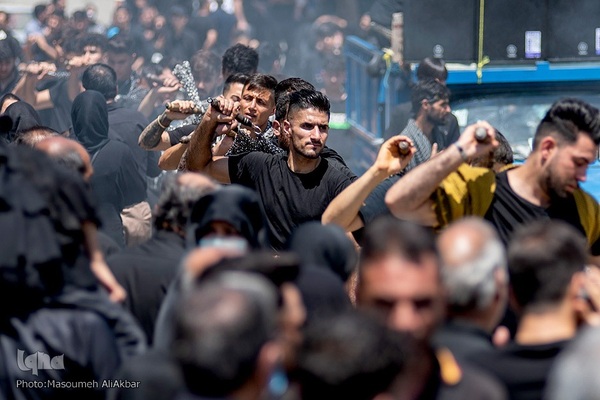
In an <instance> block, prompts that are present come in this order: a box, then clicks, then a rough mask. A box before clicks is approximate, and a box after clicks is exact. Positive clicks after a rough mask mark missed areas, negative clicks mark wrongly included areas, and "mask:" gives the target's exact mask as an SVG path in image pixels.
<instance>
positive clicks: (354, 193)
mask: <svg viewBox="0 0 600 400" xmlns="http://www.w3.org/2000/svg"><path fill="white" fill-rule="evenodd" d="M402 141H405V142H408V143H409V144H410V148H409V151H410V152H409V153H408V154H406V155H403V154H401V152H400V151H399V147H398V145H399V144H400V142H402ZM415 150H416V149H415V147H414V146H413V143H412V141H411V140H410V139H409V138H408V137H406V136H393V137H391V138H390V139H388V140H387V141H386V142H384V143H383V144H382V145H381V148H380V149H379V153H378V154H377V159H376V160H375V163H374V164H373V165H372V166H371V167H370V168H369V169H368V170H367V171H366V172H365V173H364V174H363V175H362V176H361V177H360V178H358V179H357V180H356V181H354V182H353V183H352V184H351V185H350V186H348V187H347V188H346V189H344V191H343V192H342V193H340V194H339V195H338V196H337V197H336V198H335V199H333V201H332V202H331V203H329V206H327V209H326V210H325V212H324V213H323V217H322V218H321V221H322V222H323V223H324V224H330V223H334V224H337V225H340V226H341V227H342V228H344V229H345V230H346V231H350V232H352V231H355V230H357V229H359V228H361V227H362V226H363V222H362V220H361V219H360V217H359V216H358V212H359V210H360V208H361V206H362V205H363V203H364V201H365V200H366V199H367V197H368V196H369V194H370V193H371V192H372V191H373V189H375V187H377V185H379V184H380V183H381V182H383V180H385V179H386V178H387V177H389V176H390V175H395V174H397V173H398V172H400V171H402V170H403V169H404V168H405V167H406V166H407V165H408V163H409V162H410V160H411V158H412V156H413V154H414V153H415Z"/></svg>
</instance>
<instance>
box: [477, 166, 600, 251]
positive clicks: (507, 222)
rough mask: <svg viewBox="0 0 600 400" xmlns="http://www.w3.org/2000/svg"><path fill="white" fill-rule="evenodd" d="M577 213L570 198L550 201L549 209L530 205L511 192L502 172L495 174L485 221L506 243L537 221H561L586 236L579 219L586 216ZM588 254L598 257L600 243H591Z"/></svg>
mask: <svg viewBox="0 0 600 400" xmlns="http://www.w3.org/2000/svg"><path fill="white" fill-rule="evenodd" d="M579 212H580V210H579V208H578V207H577V204H576V201H575V198H574V196H573V195H569V196H567V197H566V198H559V197H555V198H552V200H551V202H550V207H548V208H543V207H540V206H537V205H534V204H531V203H530V202H528V201H527V200H525V199H523V198H522V197H520V196H518V195H517V194H516V193H515V192H514V191H513V190H512V188H511V187H510V184H509V182H508V175H507V171H504V172H501V173H499V174H497V175H496V191H495V192H494V199H493V201H492V205H491V207H490V208H489V209H488V211H487V213H486V214H485V217H484V218H485V219H487V220H488V221H490V222H491V223H492V224H494V226H495V227H496V229H497V230H498V234H499V235H500V239H502V241H503V242H504V243H505V244H508V242H509V240H510V237H511V235H512V232H513V230H514V229H515V227H516V226H519V225H522V224H524V223H527V222H528V221H532V220H536V219H548V218H552V219H560V220H563V221H565V222H567V223H568V224H569V225H571V226H573V227H574V228H576V229H577V230H578V231H580V232H581V233H582V234H583V235H584V236H587V235H586V231H585V229H584V228H583V226H582V223H581V218H587V216H582V217H580V215H579ZM590 251H591V252H592V254H593V255H598V254H600V240H596V241H595V242H593V243H591V246H590Z"/></svg>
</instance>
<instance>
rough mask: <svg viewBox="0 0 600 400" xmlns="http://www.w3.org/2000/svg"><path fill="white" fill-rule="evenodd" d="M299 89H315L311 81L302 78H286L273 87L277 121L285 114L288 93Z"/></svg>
mask: <svg viewBox="0 0 600 400" xmlns="http://www.w3.org/2000/svg"><path fill="white" fill-rule="evenodd" d="M301 89H309V90H316V88H315V87H314V85H313V84H312V83H310V82H308V81H306V80H304V79H302V78H296V77H294V78H287V79H284V80H282V81H280V82H279V83H277V86H276V87H275V119H276V120H277V121H280V122H281V121H283V120H284V119H285V117H286V116H287V112H288V107H289V105H290V96H289V94H290V93H292V92H297V91H298V90H301Z"/></svg>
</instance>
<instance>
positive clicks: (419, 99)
mask: <svg viewBox="0 0 600 400" xmlns="http://www.w3.org/2000/svg"><path fill="white" fill-rule="evenodd" d="M449 98H450V91H449V90H448V88H447V87H446V86H445V85H444V84H442V83H440V82H438V81H436V80H433V79H428V80H425V81H419V83H417V85H416V86H415V88H414V89H413V91H412V95H411V103H412V109H413V113H414V119H413V118H411V119H409V120H408V124H407V125H406V128H404V130H403V131H402V133H401V135H403V136H407V137H409V138H410V139H411V140H412V141H413V144H414V146H415V147H416V149H417V151H416V153H415V156H414V157H413V159H412V160H411V162H410V163H409V164H408V167H407V170H410V169H412V168H414V167H416V166H417V165H419V164H421V163H423V162H425V161H427V160H429V158H431V155H432V154H435V153H436V151H437V150H443V149H445V148H446V147H448V146H449V145H450V143H447V138H446V135H445V134H444V132H443V131H442V130H441V129H440V127H443V126H444V125H445V123H446V117H447V116H448V114H450V105H449V103H448V100H449Z"/></svg>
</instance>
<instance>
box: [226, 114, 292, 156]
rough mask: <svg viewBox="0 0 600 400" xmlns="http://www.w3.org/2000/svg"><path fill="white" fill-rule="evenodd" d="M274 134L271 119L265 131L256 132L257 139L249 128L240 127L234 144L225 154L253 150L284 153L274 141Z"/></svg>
mask: <svg viewBox="0 0 600 400" xmlns="http://www.w3.org/2000/svg"><path fill="white" fill-rule="evenodd" d="M274 136H275V135H274V134H273V125H272V124H271V121H269V123H268V125H267V129H265V131H264V132H262V133H257V134H256V139H253V138H252V136H250V132H249V131H248V130H247V129H245V128H242V127H238V133H237V135H236V136H235V139H234V141H233V144H232V145H231V148H229V150H227V153H225V155H226V156H235V155H238V154H243V153H248V152H251V151H260V152H263V153H267V154H283V153H284V151H283V149H282V148H281V147H279V146H277V145H276V144H275V143H274V142H273V140H272V138H273V137H274Z"/></svg>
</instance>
